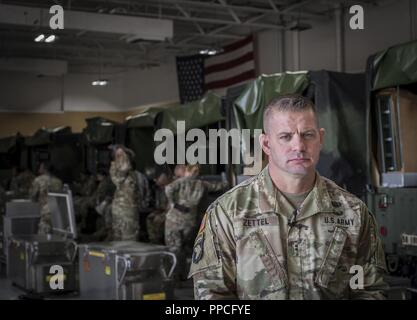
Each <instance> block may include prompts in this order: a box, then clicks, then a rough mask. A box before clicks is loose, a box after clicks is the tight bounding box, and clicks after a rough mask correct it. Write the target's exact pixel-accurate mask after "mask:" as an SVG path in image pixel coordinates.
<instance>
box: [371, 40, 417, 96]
mask: <svg viewBox="0 0 417 320" xmlns="http://www.w3.org/2000/svg"><path fill="white" fill-rule="evenodd" d="M373 70H374V74H373V81H372V90H377V89H382V88H388V87H393V86H397V85H406V84H410V83H413V82H417V41H413V42H409V43H406V44H402V45H398V46H394V47H391V48H388V49H387V50H384V51H383V52H380V53H378V54H376V55H375V57H374V61H373Z"/></svg>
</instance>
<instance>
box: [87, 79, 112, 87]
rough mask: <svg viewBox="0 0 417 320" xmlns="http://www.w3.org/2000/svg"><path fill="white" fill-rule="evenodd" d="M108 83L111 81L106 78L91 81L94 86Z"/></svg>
mask: <svg viewBox="0 0 417 320" xmlns="http://www.w3.org/2000/svg"><path fill="white" fill-rule="evenodd" d="M108 83H109V81H108V80H106V79H98V80H94V81H93V82H91V84H92V85H93V86H107V84H108Z"/></svg>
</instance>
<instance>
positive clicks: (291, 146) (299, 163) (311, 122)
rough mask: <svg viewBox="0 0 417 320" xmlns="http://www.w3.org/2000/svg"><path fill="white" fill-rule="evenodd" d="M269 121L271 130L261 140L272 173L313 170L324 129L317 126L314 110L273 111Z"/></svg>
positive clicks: (301, 175) (293, 173) (305, 172)
mask: <svg viewBox="0 0 417 320" xmlns="http://www.w3.org/2000/svg"><path fill="white" fill-rule="evenodd" d="M268 121H269V126H268V128H269V129H268V132H267V133H266V134H263V135H261V136H260V138H259V141H260V143H261V146H262V149H263V150H264V152H265V153H266V154H267V155H268V157H269V166H270V169H271V170H272V172H275V173H277V174H278V175H287V176H288V175H291V176H294V177H295V176H298V177H303V176H307V175H308V174H312V173H314V172H315V167H316V164H317V162H318V160H319V154H320V149H321V146H322V144H323V137H324V129H319V128H318V127H317V123H316V118H315V116H314V113H313V111H312V110H307V111H301V112H279V111H273V112H272V113H271V117H270V119H269V120H268Z"/></svg>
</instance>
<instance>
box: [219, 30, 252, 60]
mask: <svg viewBox="0 0 417 320" xmlns="http://www.w3.org/2000/svg"><path fill="white" fill-rule="evenodd" d="M252 41H253V36H252V35H250V36H249V37H247V38H245V39H242V40H240V41H237V42H234V43H232V44H229V45H227V46H225V47H223V52H222V53H221V54H219V55H218V56H221V55H222V54H226V53H228V52H230V51H235V50H237V49H239V48H241V47H244V46H245V45H247V44H252Z"/></svg>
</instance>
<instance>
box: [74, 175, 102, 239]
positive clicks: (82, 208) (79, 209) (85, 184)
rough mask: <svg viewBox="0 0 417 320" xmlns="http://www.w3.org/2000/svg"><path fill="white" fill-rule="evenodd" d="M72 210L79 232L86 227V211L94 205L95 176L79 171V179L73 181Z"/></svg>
mask: <svg viewBox="0 0 417 320" xmlns="http://www.w3.org/2000/svg"><path fill="white" fill-rule="evenodd" d="M74 191H75V192H74V193H75V194H76V195H75V196H74V200H73V202H74V210H75V213H76V216H77V221H79V224H78V227H79V231H80V232H81V230H82V229H84V228H85V227H86V223H87V216H88V212H89V210H90V209H91V208H94V207H95V193H96V191H97V177H96V176H95V175H87V174H85V173H80V180H79V181H77V182H76V183H74Z"/></svg>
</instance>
